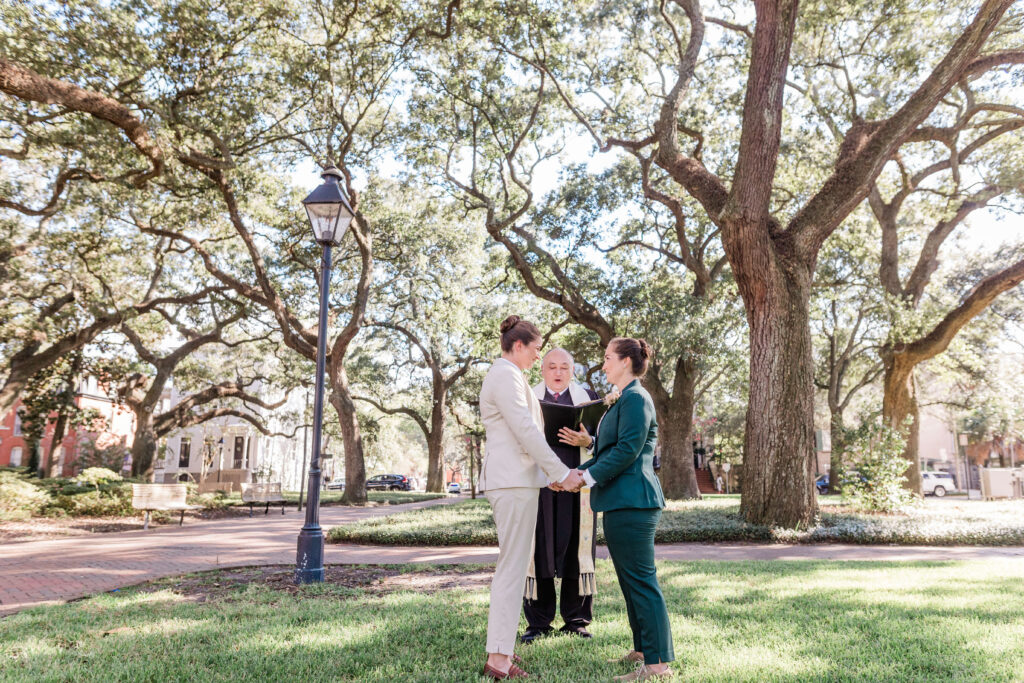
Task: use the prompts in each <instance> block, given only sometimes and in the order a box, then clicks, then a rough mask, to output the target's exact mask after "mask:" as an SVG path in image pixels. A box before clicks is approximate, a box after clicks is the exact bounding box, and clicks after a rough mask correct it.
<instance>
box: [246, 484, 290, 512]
mask: <svg viewBox="0 0 1024 683" xmlns="http://www.w3.org/2000/svg"><path fill="white" fill-rule="evenodd" d="M242 502H243V503H248V504H249V516H250V517H252V506H253V505H255V504H256V503H265V504H266V508H265V509H264V510H263V514H267V512H269V511H270V504H271V503H280V504H281V514H282V515H283V514H284V506H285V503H286V502H287V501H285V499H284V496H283V495H281V483H280V482H275V483H273V484H271V483H264V484H242Z"/></svg>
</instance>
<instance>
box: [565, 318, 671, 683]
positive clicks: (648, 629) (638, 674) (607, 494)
mask: <svg viewBox="0 0 1024 683" xmlns="http://www.w3.org/2000/svg"><path fill="white" fill-rule="evenodd" d="M651 355H652V352H651V347H650V345H648V343H647V342H646V341H644V340H643V339H628V338H617V339H613V340H612V341H611V343H609V344H608V349H607V350H606V351H605V355H604V367H603V370H604V372H605V375H606V376H607V378H608V381H609V382H611V383H612V384H614V385H615V386H616V387H618V388H619V391H620V396H619V398H618V400H617V401H616V402H615V403H614V404H613V405H612V407H611V408H609V409H608V412H607V413H605V416H604V418H603V419H602V420H601V424H600V427H599V428H598V431H597V436H596V438H597V442H596V444H595V446H594V457H593V458H591V459H590V460H588V461H587V462H585V463H583V464H582V465H580V470H583V471H584V475H583V476H584V479H585V480H586V482H587V484H589V485H590V487H591V490H590V504H591V507H593V509H594V510H595V511H600V512H604V537H605V539H606V541H607V543H608V554H609V555H611V558H612V563H613V564H614V565H615V573H616V574H617V575H618V577H619V587H620V588H621V589H622V595H623V596H624V597H625V598H626V613H627V615H628V616H629V627H630V629H631V630H632V631H633V649H632V650H631V651H630V652H629V653H628V654H627V655H626V656H625V657H624V658H623V659H624V661H630V662H639V661H642V662H643V664H642V665H641V666H640V668H639V669H638V670H636V671H634V672H632V673H629V674H626V675H625V676H619V677H618V678H617V679H616V680H622V681H633V680H645V679H651V678H662V677H664V678H668V677H670V676H671V675H672V670H671V669H669V667H668V664H667V663H668V662H671V661H673V660H674V659H675V654H674V652H673V650H672V631H671V627H670V626H669V621H668V609H667V608H666V607H665V598H664V596H663V595H662V594H661V587H660V586H659V585H658V576H657V573H656V570H655V567H654V530H655V529H656V528H657V526H658V520H659V519H661V509H662V508H664V507H665V497H664V496H663V495H662V492H661V484H660V483H659V482H658V477H657V476H655V474H654V464H653V462H654V446H655V444H656V443H657V441H658V424H657V422H656V421H655V415H654V402H653V401H651V396H650V394H648V393H647V391H646V390H645V389H644V388H643V387H642V386H640V378H641V377H643V376H644V373H646V372H647V365H648V363H649V362H650V359H651Z"/></svg>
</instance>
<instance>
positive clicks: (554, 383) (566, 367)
mask: <svg viewBox="0 0 1024 683" xmlns="http://www.w3.org/2000/svg"><path fill="white" fill-rule="evenodd" d="M573 365H574V362H573V358H572V354H571V353H569V352H568V351H566V350H565V349H561V348H554V349H551V350H550V351H548V352H547V353H546V354H544V359H543V360H542V361H541V363H540V374H541V376H542V377H543V378H544V384H546V385H547V387H548V391H550V392H551V393H555V392H558V393H561V392H563V391H565V390H566V388H567V387H568V386H569V382H571V381H572V374H573Z"/></svg>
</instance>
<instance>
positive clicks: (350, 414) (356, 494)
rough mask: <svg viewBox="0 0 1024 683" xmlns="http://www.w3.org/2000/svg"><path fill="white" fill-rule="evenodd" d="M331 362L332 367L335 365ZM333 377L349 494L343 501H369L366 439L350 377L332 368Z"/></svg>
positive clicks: (331, 380) (331, 378) (334, 403)
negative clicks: (362, 432)
mask: <svg viewBox="0 0 1024 683" xmlns="http://www.w3.org/2000/svg"><path fill="white" fill-rule="evenodd" d="M333 361H334V359H333V358H332V359H331V365H332V366H333V365H334V362H333ZM329 374H330V377H329V379H330V383H331V395H330V402H331V405H332V406H334V410H335V411H336V412H337V413H338V420H339V421H340V422H341V439H342V442H343V443H344V445H345V494H344V495H343V496H342V500H343V501H344V502H346V503H350V504H359V505H361V504H363V503H365V502H366V463H365V461H364V460H363V437H362V434H361V433H360V431H359V418H358V416H357V414H356V404H355V402H354V401H353V400H352V394H351V393H350V392H349V388H348V375H347V374H346V373H345V369H344V368H343V367H341V366H340V364H339V366H338V367H336V368H335V367H332V368H331V372H330V373H329Z"/></svg>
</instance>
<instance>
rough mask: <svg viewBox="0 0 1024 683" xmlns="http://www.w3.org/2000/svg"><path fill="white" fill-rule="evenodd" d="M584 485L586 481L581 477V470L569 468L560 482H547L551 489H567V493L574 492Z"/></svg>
mask: <svg viewBox="0 0 1024 683" xmlns="http://www.w3.org/2000/svg"><path fill="white" fill-rule="evenodd" d="M586 485H587V482H586V480H585V479H584V478H583V470H569V476H568V477H566V478H565V479H563V480H562V481H560V482H559V481H556V482H552V483H550V484H548V488H549V489H551V490H552V491H568V492H569V493H576V492H577V491H579V490H580V489H581V488H583V487H584V486H586Z"/></svg>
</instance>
